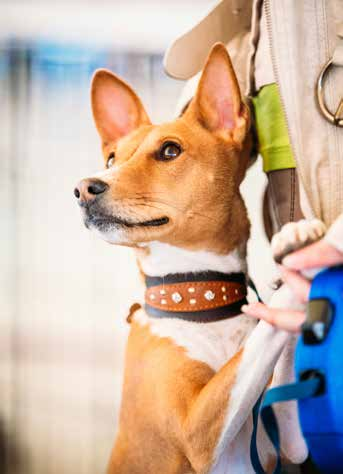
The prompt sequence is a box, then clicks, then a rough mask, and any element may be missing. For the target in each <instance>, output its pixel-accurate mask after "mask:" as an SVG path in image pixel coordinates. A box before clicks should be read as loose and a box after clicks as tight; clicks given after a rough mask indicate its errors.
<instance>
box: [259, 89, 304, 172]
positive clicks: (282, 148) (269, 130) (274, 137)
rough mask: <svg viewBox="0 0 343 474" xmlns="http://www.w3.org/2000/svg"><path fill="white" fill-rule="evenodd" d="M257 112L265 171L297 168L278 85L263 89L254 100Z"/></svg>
mask: <svg viewBox="0 0 343 474" xmlns="http://www.w3.org/2000/svg"><path fill="white" fill-rule="evenodd" d="M252 103H253V105H254V111H255V122H256V132H257V138H258V151H259V153H260V154H261V155H262V158H263V170H264V171H265V172H266V173H267V172H268V171H274V170H282V169H287V168H295V167H296V164H295V160H294V156H293V152H292V148H291V144H290V141H289V137H288V130H287V124H286V120H285V117H284V112H283V109H282V104H281V99H280V94H279V89H278V86H277V84H275V83H273V84H268V85H267V86H264V87H262V89H260V91H259V92H258V94H257V96H256V97H253V98H252Z"/></svg>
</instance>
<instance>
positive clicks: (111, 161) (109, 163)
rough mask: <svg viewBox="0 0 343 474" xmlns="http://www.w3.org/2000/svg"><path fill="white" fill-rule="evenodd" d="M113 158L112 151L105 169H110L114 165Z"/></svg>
mask: <svg viewBox="0 0 343 474" xmlns="http://www.w3.org/2000/svg"><path fill="white" fill-rule="evenodd" d="M114 158H115V154H114V151H112V153H110V154H109V155H108V158H107V163H106V168H111V166H112V165H113V163H114Z"/></svg>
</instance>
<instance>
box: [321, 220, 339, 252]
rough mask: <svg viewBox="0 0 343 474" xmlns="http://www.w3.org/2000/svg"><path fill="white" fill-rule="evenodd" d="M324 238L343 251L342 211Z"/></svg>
mask: <svg viewBox="0 0 343 474" xmlns="http://www.w3.org/2000/svg"><path fill="white" fill-rule="evenodd" d="M325 240H326V241H327V242H328V243H329V244H331V245H332V246H333V247H335V248H336V249H337V250H339V251H340V252H342V253H343V213H342V214H341V215H340V216H339V217H338V218H337V219H336V220H335V222H334V223H333V224H332V226H331V227H330V228H329V230H328V231H327V233H326V235H325Z"/></svg>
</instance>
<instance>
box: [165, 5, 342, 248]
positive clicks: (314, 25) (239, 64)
mask: <svg viewBox="0 0 343 474" xmlns="http://www.w3.org/2000/svg"><path fill="white" fill-rule="evenodd" d="M261 4H262V2H261V0H255V1H254V2H253V1H251V0H221V1H220V2H219V3H218V4H217V5H216V6H215V7H214V8H213V9H212V10H211V12H210V13H209V14H208V15H207V16H206V17H205V18H204V19H203V20H202V21H201V22H199V23H198V24H197V25H196V26H195V27H193V28H192V29H191V30H190V31H188V32H187V33H185V34H184V35H183V36H182V37H180V38H178V39H177V40H176V41H175V42H174V43H173V44H172V45H171V47H170V48H169V49H168V51H167V53H166V56H165V69H166V71H167V73H168V74H169V75H171V76H173V77H176V78H178V79H189V78H190V77H192V76H194V75H195V74H196V73H197V72H198V71H199V70H200V69H201V68H202V65H203V63H204V60H205V58H206V56H207V54H208V51H209V49H210V47H211V45H212V44H213V43H214V42H216V41H222V42H224V43H226V44H228V49H229V52H230V54H231V56H232V59H233V62H234V65H235V69H236V71H237V75H238V78H239V81H240V83H241V85H242V84H243V85H244V86H243V87H244V90H245V91H246V93H247V94H253V93H254V92H255V81H254V77H255V70H254V57H255V52H256V45H257V44H258V39H259V36H260V33H261V32H260V31H259V28H260V22H259V18H260V15H261V8H264V9H265V16H266V22H265V27H266V29H267V32H263V33H264V34H267V36H268V40H269V41H268V42H269V48H270V57H271V59H272V66H273V73H274V77H275V80H276V82H277V83H278V85H279V89H280V94H281V99H282V103H283V105H284V109H285V115H286V120H287V123H288V128H289V135H290V139H291V144H292V148H293V152H294V156H295V159H296V163H297V170H298V174H299V178H300V183H301V207H302V211H303V213H304V215H305V217H307V218H312V217H314V216H316V217H319V218H320V219H322V220H323V221H324V222H325V223H326V224H327V226H331V224H332V223H333V222H334V221H335V220H336V219H337V218H338V217H339V216H340V215H341V214H342V212H343V128H340V127H338V126H336V125H333V124H331V123H329V121H328V120H327V119H326V118H325V117H324V116H323V114H322V113H321V111H320V110H319V107H318V102H317V99H316V84H317V79H318V76H319V74H320V72H321V70H322V69H323V66H324V65H325V63H327V61H328V60H329V59H330V58H332V57H333V63H334V65H335V66H331V67H330V68H329V70H328V72H327V75H326V80H325V82H324V90H325V101H326V105H327V108H328V110H329V111H331V112H332V113H333V114H334V113H335V111H336V110H337V108H338V104H339V102H340V100H341V99H342V98H343V67H340V66H343V2H342V1H341V0H302V1H299V0H265V1H264V2H263V7H262V5H261ZM195 81H196V79H195V80H193V83H194V82H195ZM192 88H193V90H194V84H193V85H192V82H191V83H190V86H189V88H188V91H187V88H186V91H185V94H184V97H183V98H182V99H181V101H183V102H184V101H185V100H186V98H187V94H188V95H189V96H190V91H191V90H192ZM342 117H343V110H342ZM327 238H328V240H330V242H331V243H332V244H335V245H336V246H337V247H338V248H340V249H342V248H343V244H342V242H343V216H342V217H341V218H340V219H339V222H337V223H336V224H335V227H334V228H333V229H332V230H331V229H330V230H329V232H328V237H327Z"/></svg>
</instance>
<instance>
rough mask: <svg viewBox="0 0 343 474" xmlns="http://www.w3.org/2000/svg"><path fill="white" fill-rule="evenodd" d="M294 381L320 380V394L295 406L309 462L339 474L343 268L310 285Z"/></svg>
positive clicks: (342, 464) (342, 465) (342, 455)
mask: <svg viewBox="0 0 343 474" xmlns="http://www.w3.org/2000/svg"><path fill="white" fill-rule="evenodd" d="M295 371H296V374H297V379H298V380H303V379H306V377H316V376H317V377H318V378H321V386H320V387H318V392H319V394H318V395H317V396H314V397H312V398H304V399H302V400H299V402H298V407H299V417H300V425H301V428H302V431H303V435H304V437H305V439H306V441H307V445H308V448H309V451H310V453H311V456H312V458H313V460H314V461H315V463H316V464H317V466H318V467H319V469H320V470H321V471H322V472H324V473H338V472H340V473H342V472H343V267H336V268H330V269H329V270H325V271H323V272H321V273H319V274H318V275H317V276H316V277H315V278H314V280H313V282H312V285H311V292H310V302H309V304H308V311H307V320H306V322H305V324H304V326H303V337H302V338H300V339H299V342H298V345H297V348H296V353H295Z"/></svg>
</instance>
